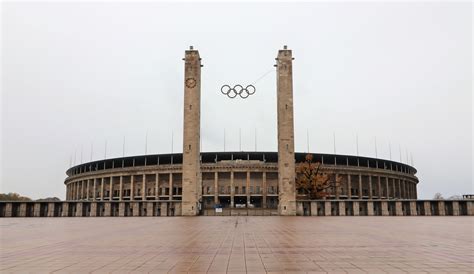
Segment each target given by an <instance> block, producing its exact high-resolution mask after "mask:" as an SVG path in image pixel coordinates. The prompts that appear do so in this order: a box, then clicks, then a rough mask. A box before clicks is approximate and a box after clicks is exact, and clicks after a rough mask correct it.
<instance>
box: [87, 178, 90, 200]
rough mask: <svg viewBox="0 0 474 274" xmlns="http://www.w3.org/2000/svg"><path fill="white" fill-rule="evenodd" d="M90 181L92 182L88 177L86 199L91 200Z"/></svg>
mask: <svg viewBox="0 0 474 274" xmlns="http://www.w3.org/2000/svg"><path fill="white" fill-rule="evenodd" d="M89 182H90V180H89V179H87V180H86V200H88V201H89V198H90V197H89V190H90V187H89V185H90V184H89Z"/></svg>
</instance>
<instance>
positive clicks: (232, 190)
mask: <svg viewBox="0 0 474 274" xmlns="http://www.w3.org/2000/svg"><path fill="white" fill-rule="evenodd" d="M234 195H235V189H234V172H233V171H231V172H230V207H231V208H234Z"/></svg>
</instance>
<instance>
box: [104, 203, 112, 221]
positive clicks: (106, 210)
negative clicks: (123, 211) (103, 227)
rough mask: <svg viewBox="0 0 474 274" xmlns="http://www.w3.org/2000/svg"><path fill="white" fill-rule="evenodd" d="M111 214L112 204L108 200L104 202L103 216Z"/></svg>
mask: <svg viewBox="0 0 474 274" xmlns="http://www.w3.org/2000/svg"><path fill="white" fill-rule="evenodd" d="M111 214H112V205H111V204H110V202H105V203H104V217H110V216H111Z"/></svg>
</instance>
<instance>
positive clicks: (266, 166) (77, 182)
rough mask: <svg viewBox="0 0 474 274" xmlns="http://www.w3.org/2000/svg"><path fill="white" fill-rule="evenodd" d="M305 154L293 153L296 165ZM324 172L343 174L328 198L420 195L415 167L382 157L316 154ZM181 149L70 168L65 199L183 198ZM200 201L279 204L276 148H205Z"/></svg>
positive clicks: (233, 204)
mask: <svg viewBox="0 0 474 274" xmlns="http://www.w3.org/2000/svg"><path fill="white" fill-rule="evenodd" d="M305 156H306V153H295V162H296V165H298V164H300V163H301V162H304V159H305ZM313 157H314V160H315V161H318V162H320V163H322V165H321V167H322V171H323V172H324V173H327V174H330V176H336V175H337V176H340V178H341V179H342V181H341V184H340V185H339V186H338V187H336V188H332V189H330V194H329V196H328V197H327V198H328V199H337V200H339V199H388V200H392V199H416V198H417V191H416V186H417V183H418V179H417V177H416V176H415V174H416V169H415V168H414V167H412V166H409V165H406V164H403V163H399V162H394V161H389V160H383V159H375V158H368V157H358V156H349V155H334V154H313ZM182 162H183V156H182V154H181V153H179V154H178V153H176V154H159V155H146V156H133V157H125V158H115V159H107V160H100V161H94V162H90V163H84V164H81V165H77V166H74V167H72V168H70V169H69V170H67V175H68V177H67V179H66V180H65V182H64V183H65V185H66V189H67V192H66V197H67V200H87V201H131V200H135V201H150V200H151V201H180V200H182V184H183V182H182V178H183V176H182ZM200 178H201V191H202V198H201V199H202V200H201V201H200V202H201V204H202V205H203V208H204V209H212V208H214V207H215V206H216V205H221V206H222V207H224V208H229V207H230V208H234V207H238V208H239V207H241V208H269V209H272V208H274V209H276V208H277V206H278V200H279V199H278V194H279V188H278V153H276V152H205V153H201V176H200Z"/></svg>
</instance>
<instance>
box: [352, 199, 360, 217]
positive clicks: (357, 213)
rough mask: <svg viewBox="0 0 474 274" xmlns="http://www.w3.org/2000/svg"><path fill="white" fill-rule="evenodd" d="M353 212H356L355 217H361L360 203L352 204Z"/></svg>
mask: <svg viewBox="0 0 474 274" xmlns="http://www.w3.org/2000/svg"><path fill="white" fill-rule="evenodd" d="M352 210H353V211H354V216H359V215H360V213H359V202H356V201H354V202H353V203H352Z"/></svg>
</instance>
